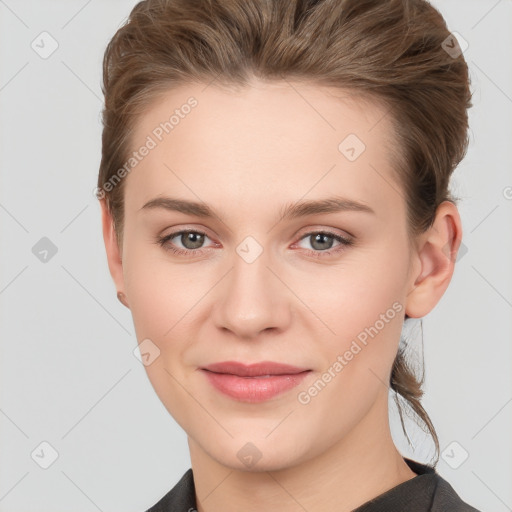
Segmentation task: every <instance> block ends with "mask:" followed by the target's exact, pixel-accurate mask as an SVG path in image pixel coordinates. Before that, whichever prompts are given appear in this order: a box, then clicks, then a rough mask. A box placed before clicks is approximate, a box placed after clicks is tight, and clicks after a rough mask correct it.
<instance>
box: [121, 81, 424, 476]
mask: <svg viewBox="0 0 512 512" xmlns="http://www.w3.org/2000/svg"><path fill="white" fill-rule="evenodd" d="M190 97H193V98H194V99H193V100H189V98H190ZM173 115H174V117H172V118H171V116H173ZM165 123H167V124H165ZM132 142H133V150H134V151H137V155H135V156H134V158H136V159H137V160H136V162H135V160H134V161H132V164H133V163H136V165H135V166H134V167H133V169H132V170H131V171H130V173H129V174H128V175H127V176H126V177H125V178H124V179H125V180H126V182H125V192H124V193H125V226H124V239H123V247H122V278H120V279H119V282H118V283H116V284H117V286H118V290H122V291H124V293H125V294H126V299H127V302H128V304H129V307H130V309H131V312H132V315H133V321H134V325H135V331H136V335H137V341H138V343H141V342H143V345H141V348H142V349H143V350H142V351H143V352H145V353H146V356H145V359H146V364H147V366H146V370H147V374H148V376H149V379H150V381H151V383H152V385H153V387H154V389H155V391H156V392H157V394H158V396H159V398H160V399H161V401H162V402H163V404H164V405H165V407H166V408H167V409H168V411H169V413H170V414H171V415H172V416H173V417H174V418H175V419H176V421H177V422H178V423H179V424H180V425H181V426H182V427H183V429H184V430H185V431H186V433H187V434H188V437H189V441H192V442H193V443H194V446H196V447H198V449H199V450H201V451H202V452H203V453H205V454H207V455H208V456H210V457H211V458H212V459H214V460H215V461H217V462H218V463H220V464H223V465H225V466H228V467H232V468H240V469H248V468H249V469H250V468H251V467H254V468H255V470H258V471H262V470H275V469H279V468H284V467H290V466H293V465H296V464H298V463H300V462H302V461H306V460H308V459H310V458H312V457H314V456H317V455H319V454H321V453H323V452H325V451H326V450H327V449H329V448H333V447H334V446H340V445H341V444H343V442H344V440H345V441H346V440H348V439H352V442H354V439H359V440H361V439H363V438H362V437H361V436H359V434H361V435H362V433H364V435H365V438H364V439H365V442H367V443H368V444H371V443H372V442H377V441H378V436H379V435H384V434H380V432H384V431H385V430H384V429H385V428H387V427H386V425H387V422H388V417H387V397H388V382H389V375H390V371H391V366H392V363H393V360H394V358H395V356H396V352H397V349H398V343H399V339H400V333H401V329H402V323H403V319H404V315H405V313H406V312H407V300H408V293H409V292H410V291H411V290H412V288H413V287H414V276H413V273H414V272H413V269H414V268H416V267H415V265H414V264H413V263H414V262H415V255H414V254H413V253H412V252H411V249H410V247H409V244H408V239H407V225H406V209H405V202H404V197H403V193H402V188H401V186H400V184H399V183H398V182H397V181H396V178H395V175H394V172H393V169H392V167H391V161H390V148H391V145H392V131H391V127H390V124H389V117H387V116H386V112H385V110H383V109H381V108H379V107H378V106H375V105H373V106H371V105H369V104H365V103H361V102H360V100H356V99H355V98H351V97H349V96H348V94H346V95H343V94H341V93H340V92H338V93H337V96H336V95H334V92H333V90H331V89H327V88H323V87H319V86H316V87H315V86H311V85H310V86H306V85H304V84H293V85H292V83H289V82H284V81H283V82H272V83H267V82H262V81H255V82H254V83H253V84H252V85H251V87H248V88H245V89H243V90H238V91H236V92H235V91H226V90H223V89H220V88H217V87H216V86H215V85H209V86H206V85H205V84H201V85H188V86H187V87H182V88H179V89H176V90H173V91H171V92H169V93H168V94H167V95H166V96H165V98H164V99H163V100H159V101H158V102H157V103H155V104H154V105H153V106H152V108H151V109H150V110H148V111H147V112H146V113H145V115H144V116H143V117H142V118H141V119H140V120H139V122H138V124H137V126H136V130H135V132H134V134H133V140H132ZM143 146H145V147H146V150H144V149H140V148H142V147H143ZM155 199H158V200H159V201H160V202H159V203H157V202H153V203H151V202H152V201H154V200H155ZM164 199H165V200H166V201H167V203H166V202H165V201H164ZM171 199H172V200H179V201H181V202H182V206H183V205H185V204H188V202H190V203H194V204H197V206H189V207H187V208H182V209H181V211H178V210H177V209H173V208H172V207H173V206H176V205H177V203H173V202H172V201H171ZM327 200H329V202H328V203H323V207H321V202H326V201H327ZM317 202H318V205H317V206H314V205H315V204H316V203H317ZM310 203H311V205H312V206H311V205H310V207H305V206H301V205H307V204H310ZM151 204H153V206H151ZM166 205H167V206H168V208H166V207H165V206H166ZM207 210H208V211H209V212H211V215H206V213H207ZM285 212H288V214H287V215H286V214H285ZM203 214H205V215H203ZM180 231H190V232H192V233H191V234H189V235H187V234H183V233H179V232H180ZM178 233H179V234H178ZM322 233H324V234H322ZM171 234H174V235H173V237H170V236H169V235H171ZM165 237H167V241H165V242H164V243H163V245H162V244H159V243H158V241H159V239H163V238H165ZM336 237H341V238H339V239H338V238H336ZM340 240H341V241H340ZM343 240H346V241H348V243H346V242H344V241H343ZM173 249H176V250H177V251H180V252H179V253H175V252H173ZM144 340H146V341H144ZM148 340H149V341H148ZM225 361H236V362H241V363H244V364H246V365H249V364H252V363H257V362H262V361H266V362H268V361H272V362H276V363H283V364H288V365H293V366H295V367H298V368H299V369H301V370H308V371H307V372H305V373H303V374H301V375H300V376H299V377H300V378H297V376H296V378H297V380H296V381H293V379H292V378H291V377H283V376H281V377H272V378H270V379H269V381H268V382H267V383H265V381H264V378H261V377H260V378H258V381H257V382H256V379H257V377H245V378H244V377H233V376H231V377H228V376H226V375H224V376H222V375H220V376H219V375H217V378H216V380H215V382H217V383H218V384H219V386H224V387H225V391H226V392H224V391H221V390H219V389H218V388H217V387H216V386H214V385H213V384H212V382H213V380H214V379H210V377H212V373H211V372H210V373H209V372H207V371H206V370H204V368H205V367H206V366H209V365H212V364H213V363H219V362H225ZM260 373H262V372H260ZM281 373H282V372H281ZM209 375H210V377H209ZM249 381H250V382H249ZM290 382H294V383H295V385H294V386H293V387H291V388H290V389H286V384H287V383H290ZM274 385H275V386H276V389H277V391H279V392H277V393H276V392H270V391H269V389H272V390H273V389H274V388H273V386H274ZM246 386H249V387H251V386H252V388H251V389H253V388H254V389H255V390H256V391H255V392H254V394H251V393H250V390H249V391H248V390H247V389H246ZM358 433H359V434H358ZM349 435H350V437H349ZM354 435H356V436H359V437H354ZM251 457H252V458H251Z"/></svg>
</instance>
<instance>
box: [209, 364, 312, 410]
mask: <svg viewBox="0 0 512 512" xmlns="http://www.w3.org/2000/svg"><path fill="white" fill-rule="evenodd" d="M199 370H201V372H202V373H203V374H204V375H205V376H206V377H207V380H208V382H209V383H210V384H211V385H212V386H213V388H214V389H215V390H217V391H219V392H221V393H222V394H224V395H225V396H228V397H229V398H232V399H235V400H237V401H240V402H247V403H259V402H264V401H266V400H269V399H271V398H273V397H275V396H277V395H281V394H283V393H285V392H286V391H289V390H291V389H292V388H294V387H296V386H297V385H298V384H299V383H300V382H302V380H303V379H304V378H305V377H306V375H308V374H309V373H310V372H311V371H312V370H310V369H308V368H300V367H297V366H291V365H287V364H282V363H274V362H271V361H263V362H261V363H255V364H250V365H246V364H243V363H238V362H235V361H226V362H222V363H214V364H211V365H208V366H206V367H203V368H199Z"/></svg>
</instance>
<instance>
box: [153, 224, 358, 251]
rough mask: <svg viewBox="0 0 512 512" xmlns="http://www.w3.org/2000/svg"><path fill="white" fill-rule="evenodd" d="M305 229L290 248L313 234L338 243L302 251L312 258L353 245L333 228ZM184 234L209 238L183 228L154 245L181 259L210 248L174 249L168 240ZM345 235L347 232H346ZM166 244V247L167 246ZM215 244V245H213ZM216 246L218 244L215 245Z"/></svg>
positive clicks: (158, 239)
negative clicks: (329, 238) (332, 245)
mask: <svg viewBox="0 0 512 512" xmlns="http://www.w3.org/2000/svg"><path fill="white" fill-rule="evenodd" d="M304 229H307V230H308V231H306V232H303V233H302V234H300V235H295V237H294V238H297V237H298V240H297V241H296V242H294V243H293V244H292V247H296V246H297V244H298V243H300V242H301V241H302V240H304V239H306V238H307V237H308V236H311V235H315V234H323V235H327V236H329V237H331V238H333V239H334V240H335V241H337V242H338V245H337V246H334V248H330V249H326V250H323V251H315V250H313V249H304V250H305V251H306V253H307V254H308V255H309V256H311V257H314V258H328V257H330V256H332V255H333V254H338V253H341V252H343V251H344V250H345V249H347V248H348V247H349V246H352V245H354V242H355V240H354V238H355V237H354V236H353V235H350V234H349V236H348V237H347V236H345V235H342V234H340V233H338V232H336V231H335V230H334V228H325V227H314V226H309V227H308V228H304ZM186 233H196V234H200V235H203V236H205V237H207V238H210V239H211V237H210V236H209V235H208V233H206V232H205V231H204V230H203V229H200V228H192V227H188V228H186V227H183V228H180V229H176V230H175V231H172V232H171V233H169V234H167V235H163V236H158V237H157V240H156V243H157V244H159V245H160V246H161V247H162V248H163V249H164V250H166V251H170V252H172V253H174V254H177V255H179V256H183V257H194V256H198V255H201V254H202V253H203V252H204V251H205V250H207V249H209V248H212V247H200V248H198V249H186V248H185V249H182V248H181V247H174V245H173V244H170V243H169V242H170V240H172V239H173V238H175V237H177V236H179V235H183V234H186ZM346 233H347V232H346ZM167 244H168V246H167ZM215 244H216V243H215ZM216 245H218V244H216Z"/></svg>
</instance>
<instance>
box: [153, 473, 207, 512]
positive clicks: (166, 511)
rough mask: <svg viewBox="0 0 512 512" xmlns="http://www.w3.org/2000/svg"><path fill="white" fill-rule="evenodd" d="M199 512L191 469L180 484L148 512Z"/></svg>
mask: <svg viewBox="0 0 512 512" xmlns="http://www.w3.org/2000/svg"><path fill="white" fill-rule="evenodd" d="M173 510H180V511H182V512H197V511H196V498H195V487H194V476H193V473H192V468H189V469H188V470H187V471H186V472H185V474H184V475H183V476H182V477H181V479H180V480H179V482H178V483H177V484H176V485H175V486H174V487H173V488H172V489H171V490H170V491H169V492H168V493H167V494H166V495H165V496H162V498H161V499H160V500H159V501H158V502H157V503H155V504H154V505H153V506H152V507H151V508H149V509H148V510H147V511H146V512H171V511H173Z"/></svg>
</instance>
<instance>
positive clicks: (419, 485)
mask: <svg viewBox="0 0 512 512" xmlns="http://www.w3.org/2000/svg"><path fill="white" fill-rule="evenodd" d="M404 460H405V462H406V463H407V465H408V466H409V467H410V468H411V469H412V470H413V471H414V472H415V473H416V474H417V476H415V477H413V478H411V479H410V480H407V481H406V482H402V483H401V484H399V485H397V486H395V487H393V488H392V489H389V490H388V491H386V492H384V493H383V494H380V495H379V496H377V497H375V498H373V499H371V500H370V501H367V502H366V503H364V504H363V505H361V506H360V507H357V508H356V509H354V510H353V511H352V512H388V511H389V512H400V511H406V512H480V511H479V510H477V509H476V508H473V507H472V506H470V505H468V504H467V503H466V502H464V501H462V499H461V498H460V497H459V495H458V494H457V493H456V492H455V490H454V489H453V487H452V486H451V485H450V484H449V483H448V482H447V481H446V480H444V479H443V478H442V477H441V476H440V475H439V474H438V473H436V470H435V469H434V468H433V467H431V466H426V465H424V464H420V463H419V462H415V461H413V460H410V459H407V458H405V457H404ZM196 510H197V509H196V498H195V487H194V476H193V473H192V468H190V469H188V470H187V472H186V473H185V474H184V475H183V476H182V477H181V480H180V481H179V482H178V483H177V484H176V485H175V486H174V487H173V488H172V489H171V490H170V491H169V492H168V493H167V494H166V495H165V496H164V497H163V498H162V499H161V500H160V501H159V502H158V503H156V504H155V505H153V506H152V507H151V508H150V509H149V510H147V511H146V512H195V511H196Z"/></svg>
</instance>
